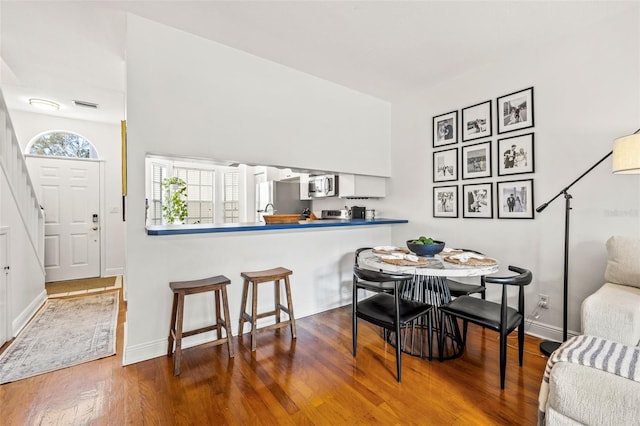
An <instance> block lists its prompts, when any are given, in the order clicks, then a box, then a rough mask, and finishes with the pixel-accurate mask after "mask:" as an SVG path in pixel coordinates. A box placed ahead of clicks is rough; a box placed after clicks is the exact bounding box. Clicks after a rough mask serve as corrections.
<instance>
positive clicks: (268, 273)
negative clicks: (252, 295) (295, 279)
mask: <svg viewBox="0 0 640 426" xmlns="http://www.w3.org/2000/svg"><path fill="white" fill-rule="evenodd" d="M291 274H293V272H292V271H291V270H289V269H287V268H283V267H278V268H273V269H266V270H264V271H253V272H241V273H240V275H241V276H242V278H244V279H246V280H249V281H253V282H254V283H263V282H267V281H273V280H277V279H281V278H284V277H285V276H288V275H291Z"/></svg>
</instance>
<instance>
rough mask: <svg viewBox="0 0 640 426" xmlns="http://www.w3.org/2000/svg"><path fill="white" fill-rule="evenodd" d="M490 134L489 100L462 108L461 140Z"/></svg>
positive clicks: (464, 140)
mask: <svg viewBox="0 0 640 426" xmlns="http://www.w3.org/2000/svg"><path fill="white" fill-rule="evenodd" d="M487 136H491V101H486V102H482V103H479V104H476V105H472V106H470V107H467V108H463V109H462V142H467V141H471V140H474V139H480V138H484V137H487Z"/></svg>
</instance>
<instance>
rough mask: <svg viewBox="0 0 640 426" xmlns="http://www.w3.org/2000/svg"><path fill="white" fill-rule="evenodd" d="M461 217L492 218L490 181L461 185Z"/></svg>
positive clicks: (491, 186)
mask: <svg viewBox="0 0 640 426" xmlns="http://www.w3.org/2000/svg"><path fill="white" fill-rule="evenodd" d="M462 217H464V218H469V219H493V184H492V183H491V182H486V183H472V184H466V185H462Z"/></svg>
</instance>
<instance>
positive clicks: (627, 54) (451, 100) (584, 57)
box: [385, 4, 640, 339]
mask: <svg viewBox="0 0 640 426" xmlns="http://www.w3.org/2000/svg"><path fill="white" fill-rule="evenodd" d="M576 7H580V6H579V5H576ZM632 12H633V13H629V14H624V15H617V16H614V17H612V18H610V19H607V20H606V21H602V22H599V23H597V24H596V25H593V26H591V27H590V28H588V29H586V30H585V31H583V32H581V33H577V34H572V35H570V36H568V37H566V38H565V39H562V40H556V41H555V42H553V43H551V44H549V45H548V46H545V47H544V48H541V49H539V50H526V51H509V52H505V55H504V59H503V60H500V61H495V62H491V63H487V64H469V68H468V69H466V70H461V72H460V74H459V75H457V76H453V77H452V78H450V79H449V80H447V81H443V82H441V83H440V84H438V85H437V86H432V87H425V88H422V89H421V90H416V92H415V93H414V95H413V96H412V97H410V98H408V99H406V100H405V101H404V102H400V103H397V104H394V105H393V117H394V120H393V127H392V141H393V179H391V180H390V185H389V190H388V192H389V195H390V196H389V197H387V199H386V200H385V209H386V212H385V216H388V217H394V216H395V217H400V216H401V217H408V219H409V220H410V224H409V226H407V227H402V228H396V229H395V231H394V234H393V240H394V242H395V243H397V244H401V243H403V242H404V241H405V240H406V239H407V238H410V237H415V236H417V235H431V236H434V237H437V238H438V239H442V240H445V241H447V243H448V244H449V245H450V246H453V247H455V246H463V247H473V248H476V249H478V250H480V251H482V252H484V253H486V254H489V255H491V256H495V257H496V258H498V259H499V260H500V262H501V263H502V264H503V265H505V266H506V265H508V264H514V265H519V266H523V267H526V268H529V269H531V270H532V271H533V274H534V281H533V283H532V284H531V285H530V286H529V287H528V289H527V297H528V303H527V305H528V311H531V310H532V309H533V307H534V304H535V303H536V302H537V295H538V294H539V293H544V294H547V295H549V310H544V311H542V316H541V317H540V319H539V320H538V322H539V323H540V324H539V325H538V324H534V325H533V326H532V327H531V329H530V331H533V332H535V333H538V334H545V335H546V336H547V337H550V338H556V339H557V338H560V337H561V334H559V329H561V328H562V300H563V297H562V277H563V244H564V234H563V229H564V198H563V197H560V198H558V199H557V200H556V201H554V203H553V204H551V205H550V206H549V207H548V208H547V209H546V210H545V211H544V212H542V213H540V214H536V217H535V220H507V219H495V218H494V219H463V218H462V212H461V211H460V218H458V219H442V218H439V219H434V218H433V215H432V208H433V206H432V194H433V189H432V188H433V186H434V185H433V183H432V172H431V164H432V152H433V149H432V148H431V147H432V142H431V122H432V117H433V116H435V115H439V114H442V113H446V112H449V111H453V110H456V109H457V110H458V111H459V114H461V109H462V108H464V107H467V106H470V105H474V104H476V103H478V102H483V101H486V100H489V99H491V100H492V102H493V103H492V106H493V121H494V124H493V125H494V136H493V137H491V138H490V140H492V141H493V142H492V149H493V151H492V157H493V158H492V163H493V177H492V178H489V179H474V180H458V181H457V182H453V183H455V184H458V186H459V191H460V194H461V193H462V192H461V191H462V185H463V184H468V183H479V182H496V181H507V180H516V179H520V178H522V179H526V178H533V179H534V197H535V206H538V205H540V204H542V203H543V202H546V201H548V200H549V199H550V198H551V197H552V196H554V195H555V194H557V193H558V192H559V191H560V190H561V189H562V188H564V187H565V186H567V185H569V184H570V183H571V182H572V181H573V180H574V179H575V178H577V177H578V176H579V175H580V174H582V173H583V172H584V171H586V170H587V169H588V168H589V167H590V166H591V165H592V164H594V163H595V162H596V161H597V160H599V159H600V158H602V157H603V156H604V155H605V154H606V153H607V152H609V151H610V150H611V149H612V142H613V140H614V139H615V138H616V137H619V136H623V135H627V134H630V133H633V132H634V131H635V130H636V129H637V128H638V127H640V125H639V124H640V120H638V118H639V117H640V97H639V93H640V67H639V64H640V56H639V54H640V45H639V44H640V43H639V37H640V34H639V31H638V28H639V25H638V22H639V14H638V5H637V4H636V5H635V6H632ZM529 36H530V37H535V34H530V35H522V37H529ZM530 86H534V87H535V100H534V107H535V127H534V128H533V130H532V131H533V132H534V133H535V157H536V158H535V173H533V174H528V175H515V176H501V177H498V176H497V164H496V144H497V139H498V138H502V137H508V136H512V135H515V134H521V133H527V132H528V131H529V130H528V129H527V130H526V131H525V130H523V131H520V132H513V133H508V134H502V135H500V136H499V137H498V136H496V135H497V132H496V130H495V129H496V128H495V126H496V115H495V100H496V97H499V96H502V95H506V94H509V93H511V92H514V91H517V90H520V89H525V88H527V87H530ZM483 140H486V139H483ZM478 141H480V140H478ZM478 141H475V142H478ZM464 145H465V144H463V143H458V144H457V145H455V146H456V147H458V148H460V147H461V146H464ZM449 147H453V145H451V146H447V147H446V148H449ZM443 148H444V147H443ZM407 152H411V155H406V153H407ZM441 184H443V185H444V184H446V185H449V184H450V183H449V182H447V183H441ZM569 193H570V194H571V195H572V196H573V200H572V206H573V210H572V213H571V232H570V255H571V258H570V273H569V277H570V280H569V327H568V328H569V330H570V331H576V332H578V331H580V319H579V312H580V304H581V302H582V300H583V299H584V298H585V297H586V296H587V295H589V294H590V293H592V292H593V291H595V290H596V289H597V288H598V287H599V286H600V285H602V283H603V273H604V268H605V264H606V250H605V241H606V240H607V238H608V237H609V236H611V235H627V236H631V237H636V238H638V237H640V177H638V176H632V175H628V176H622V175H612V173H611V160H610V159H608V160H607V161H605V163H603V164H601V165H600V166H599V167H598V168H597V169H595V170H593V171H592V172H591V173H590V174H589V175H588V176H586V177H585V178H584V179H583V180H581V181H580V182H579V183H577V184H576V185H575V186H573V187H572V188H571V190H570V191H569ZM494 196H495V185H494ZM494 217H496V212H495V203H494ZM497 295H498V293H497V291H493V292H492V293H490V297H497ZM528 331H529V330H528Z"/></svg>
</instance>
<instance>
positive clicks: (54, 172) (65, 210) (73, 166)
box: [26, 156, 100, 282]
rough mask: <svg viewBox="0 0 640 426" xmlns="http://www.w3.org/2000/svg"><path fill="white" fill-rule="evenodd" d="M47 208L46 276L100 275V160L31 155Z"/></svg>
mask: <svg viewBox="0 0 640 426" xmlns="http://www.w3.org/2000/svg"><path fill="white" fill-rule="evenodd" d="M26 160H27V167H28V168H29V173H30V175H31V180H32V182H33V185H34V187H35V188H36V191H39V197H40V198H39V199H40V203H42V207H43V208H44V218H45V219H44V220H45V227H44V241H45V245H44V263H45V272H46V276H45V281H46V282H51V281H62V280H74V279H80V278H91V277H99V276H100V226H99V225H100V217H99V212H100V163H99V162H98V161H96V160H82V159H66V158H50V157H35V156H28V157H27V158H26Z"/></svg>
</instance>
